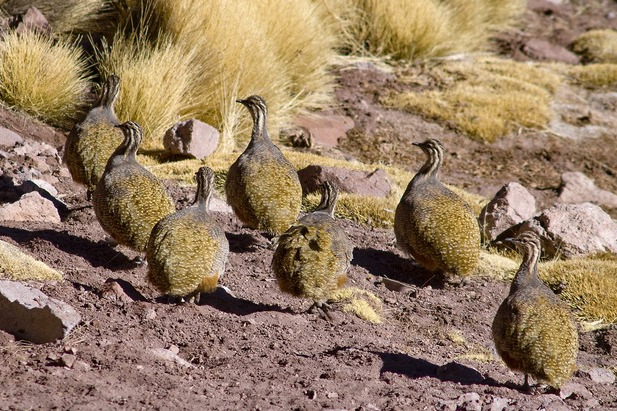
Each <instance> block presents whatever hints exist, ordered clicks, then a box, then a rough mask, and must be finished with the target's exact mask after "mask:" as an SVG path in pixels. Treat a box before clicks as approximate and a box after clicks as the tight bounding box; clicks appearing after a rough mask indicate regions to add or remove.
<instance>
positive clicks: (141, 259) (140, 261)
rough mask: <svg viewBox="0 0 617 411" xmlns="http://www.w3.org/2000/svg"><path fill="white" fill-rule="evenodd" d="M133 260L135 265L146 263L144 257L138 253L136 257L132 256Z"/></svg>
mask: <svg viewBox="0 0 617 411" xmlns="http://www.w3.org/2000/svg"><path fill="white" fill-rule="evenodd" d="M133 262H134V263H135V264H137V265H144V264H146V259H145V258H144V257H143V256H141V255H138V256H137V257H135V258H133Z"/></svg>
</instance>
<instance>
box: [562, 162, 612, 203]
mask: <svg viewBox="0 0 617 411" xmlns="http://www.w3.org/2000/svg"><path fill="white" fill-rule="evenodd" d="M558 199H559V201H560V202H562V203H569V204H578V203H583V202H589V203H593V204H597V205H599V206H605V207H609V208H617V194H614V193H611V192H610V191H606V190H602V189H601V188H598V187H597V186H596V184H595V183H594V182H593V180H592V179H590V178H589V177H587V176H586V175H585V174H583V173H581V172H578V171H569V172H566V173H563V174H562V175H561V192H560V194H559V198H558Z"/></svg>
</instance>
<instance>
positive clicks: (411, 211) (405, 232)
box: [394, 139, 480, 276]
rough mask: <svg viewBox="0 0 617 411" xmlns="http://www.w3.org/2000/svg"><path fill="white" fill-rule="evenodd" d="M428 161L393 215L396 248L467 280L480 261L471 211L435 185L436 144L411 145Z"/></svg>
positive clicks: (440, 152)
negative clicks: (418, 148)
mask: <svg viewBox="0 0 617 411" xmlns="http://www.w3.org/2000/svg"><path fill="white" fill-rule="evenodd" d="M412 144H413V145H415V146H417V147H420V148H421V149H422V151H423V152H424V154H426V156H427V160H426V162H425V163H424V165H423V166H422V167H421V168H420V171H418V172H417V173H416V175H415V176H414V177H413V179H412V180H411V181H410V182H409V185H408V186H407V189H406V190H405V193H404V194H403V196H402V198H401V200H400V202H399V204H398V206H397V207H396V212H395V215H394V234H395V236H396V241H397V244H398V246H399V247H400V248H401V249H402V250H403V251H404V252H406V253H407V254H409V255H411V256H412V257H413V258H414V259H415V260H416V261H417V262H418V263H419V264H420V265H422V266H423V267H425V268H426V269H428V270H429V271H440V272H441V273H442V274H444V275H446V276H448V275H451V274H454V275H456V276H466V275H469V274H470V273H471V272H472V271H473V270H474V269H475V268H476V266H477V265H478V261H479V257H480V229H479V226H478V222H477V220H476V217H475V216H474V214H473V212H472V210H471V207H470V206H469V204H467V202H465V201H464V200H463V199H462V198H461V197H459V196H458V195H456V194H455V193H454V192H452V190H450V189H448V188H447V187H446V186H445V185H443V184H442V183H441V181H439V178H438V177H437V174H438V172H439V168H440V166H441V163H442V162H443V157H444V149H443V145H442V144H441V142H440V141H439V140H436V139H428V140H426V141H424V142H422V143H412Z"/></svg>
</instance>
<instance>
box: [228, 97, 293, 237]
mask: <svg viewBox="0 0 617 411" xmlns="http://www.w3.org/2000/svg"><path fill="white" fill-rule="evenodd" d="M238 102H239V103H241V104H243V105H244V106H245V107H246V108H247V109H248V110H249V112H250V113H251V116H252V118H253V130H252V133H251V141H250V142H249V144H248V146H247V148H246V150H245V151H244V152H243V153H242V154H241V155H240V156H239V157H238V159H237V160H236V161H235V162H234V163H233V164H232V165H231V167H230V168H229V171H228V173H227V180H226V183H225V194H226V196H227V202H228V203H229V205H230V206H231V208H232V209H233V211H234V213H235V214H236V216H237V217H238V219H239V220H240V221H242V222H243V223H244V224H245V225H246V226H247V227H249V228H252V229H255V230H263V231H265V232H267V233H269V234H272V235H279V234H281V233H283V232H285V230H287V229H288V228H289V227H290V226H291V225H292V224H293V223H294V221H296V218H298V214H299V212H300V207H301V205H302V187H301V186H300V180H299V179H298V173H297V172H296V170H295V169H294V167H293V166H292V165H291V163H289V161H288V160H287V159H286V158H285V156H284V155H283V153H282V152H281V150H280V149H279V148H278V147H276V146H275V145H274V143H273V142H272V140H271V139H270V135H269V134H268V129H267V127H266V120H267V117H268V109H267V106H266V102H265V100H264V99H263V98H262V97H260V96H250V97H247V98H246V99H244V100H238Z"/></svg>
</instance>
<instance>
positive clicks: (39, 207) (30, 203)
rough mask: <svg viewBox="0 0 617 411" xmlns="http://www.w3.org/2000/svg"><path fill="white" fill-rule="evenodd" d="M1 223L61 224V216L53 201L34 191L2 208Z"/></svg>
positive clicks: (0, 210)
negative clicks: (37, 222) (36, 222)
mask: <svg viewBox="0 0 617 411" xmlns="http://www.w3.org/2000/svg"><path fill="white" fill-rule="evenodd" d="M0 221H43V222H49V223H60V214H58V209H57V208H56V207H55V206H54V203H53V202H52V201H50V200H48V199H46V198H43V197H42V196H41V195H40V194H39V193H37V192H36V191H33V192H30V193H27V194H24V195H23V196H21V197H20V198H19V200H17V201H16V202H14V203H9V204H5V205H4V206H2V207H0Z"/></svg>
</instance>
